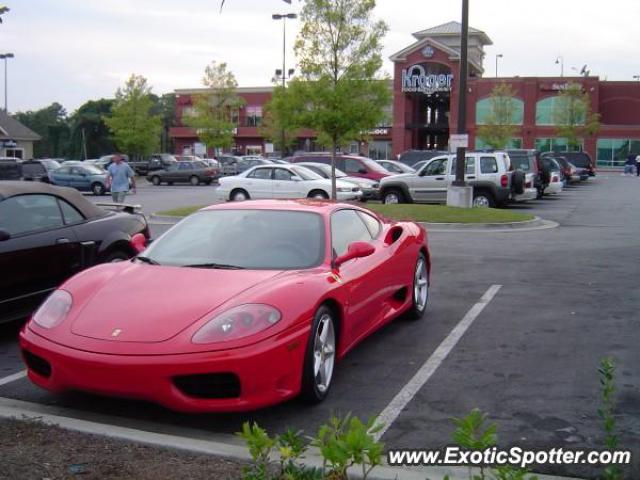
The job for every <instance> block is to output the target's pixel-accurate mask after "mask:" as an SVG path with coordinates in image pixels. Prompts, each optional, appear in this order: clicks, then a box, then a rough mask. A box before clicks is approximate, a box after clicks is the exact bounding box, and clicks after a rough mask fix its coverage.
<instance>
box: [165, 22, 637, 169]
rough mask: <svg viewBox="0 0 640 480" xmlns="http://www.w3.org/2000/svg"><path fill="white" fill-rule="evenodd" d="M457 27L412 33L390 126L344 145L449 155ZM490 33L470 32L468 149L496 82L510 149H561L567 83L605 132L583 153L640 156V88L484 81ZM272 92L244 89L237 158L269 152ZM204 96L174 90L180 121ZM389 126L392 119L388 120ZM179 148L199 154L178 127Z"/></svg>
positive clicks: (632, 84) (582, 80) (399, 67)
mask: <svg viewBox="0 0 640 480" xmlns="http://www.w3.org/2000/svg"><path fill="white" fill-rule="evenodd" d="M460 31H461V28H460V24H459V23H457V22H449V23H446V24H444V25H440V26H437V27H434V28H430V29H427V30H423V31H420V32H416V33H414V35H413V36H414V39H415V41H414V42H413V43H412V44H411V45H409V46H408V47H406V48H405V49H403V50H401V51H400V52H398V53H396V54H394V55H392V56H391V60H392V61H393V63H394V79H393V82H392V84H391V85H390V88H392V89H393V105H392V106H390V107H389V115H388V117H389V119H390V120H389V122H387V123H388V124H383V125H379V126H378V128H376V129H375V130H373V131H372V132H371V138H372V141H371V142H369V144H368V145H358V144H357V143H354V144H352V145H348V146H344V149H346V150H349V151H351V152H354V153H355V152H364V153H367V154H368V155H369V156H371V157H372V158H392V157H394V156H395V155H397V154H399V153H401V152H403V151H405V150H409V149H446V148H447V146H448V140H449V133H450V132H455V128H456V125H457V110H458V107H457V105H458V95H457V75H458V72H459V63H460V38H461V34H460ZM491 43H492V42H491V39H490V38H489V37H488V36H487V34H486V33H484V32H482V31H480V30H477V29H474V28H470V31H469V81H468V92H467V131H468V133H469V136H470V144H471V145H472V146H475V147H476V148H482V147H483V145H482V142H481V141H480V139H478V138H477V136H476V132H477V129H478V125H481V124H482V122H483V119H484V118H485V116H486V114H487V112H488V110H489V107H490V100H489V97H490V95H491V91H492V90H493V88H494V87H495V86H496V85H497V84H499V83H507V84H509V85H511V87H512V89H513V90H514V91H515V92H516V96H515V98H514V101H515V103H516V105H517V112H516V115H515V116H514V124H515V125H516V126H517V132H516V134H515V135H514V138H513V139H512V142H511V143H512V146H514V147H521V148H536V149H538V150H541V151H547V150H551V149H554V150H564V149H566V148H568V147H567V144H566V140H565V139H562V138H558V137H557V136H556V134H555V126H554V125H553V115H552V112H553V108H554V102H555V101H556V97H557V96H558V94H559V92H561V91H562V90H563V89H565V88H566V87H567V85H569V84H570V83H578V84H580V85H581V86H582V89H583V91H585V92H587V93H588V94H589V95H590V98H591V109H592V111H593V112H595V113H599V114H600V121H601V124H602V126H601V128H600V131H599V132H598V133H597V134H595V135H592V136H589V137H588V138H583V139H582V147H583V149H584V150H585V151H587V152H588V153H589V154H591V156H592V157H594V158H596V159H597V160H598V164H600V165H615V164H620V163H621V162H622V161H623V159H624V158H625V157H626V156H627V155H628V154H629V153H631V152H634V153H640V82H636V81H628V82H609V81H601V80H600V79H599V78H598V77H591V76H587V77H584V76H580V77H509V78H504V77H502V78H486V77H484V76H483V74H484V68H483V60H484V56H485V54H484V47H485V46H486V45H491ZM272 91H273V90H272V88H269V87H266V88H239V89H238V93H239V95H241V96H242V97H243V98H244V99H245V101H246V104H245V107H244V108H243V109H241V111H240V112H239V113H238V120H237V121H238V129H237V134H236V150H237V151H238V152H239V153H243V154H245V153H260V152H264V148H265V141H264V139H263V138H262V137H261V136H260V134H259V129H258V125H259V123H260V122H261V117H262V106H263V105H264V103H266V102H267V101H268V100H269V98H270V96H271V92H272ZM201 92H203V90H202V89H196V90H177V91H176V94H177V100H176V102H177V105H176V106H177V109H176V110H177V115H178V119H180V118H181V117H182V115H183V114H184V113H185V111H187V112H188V109H189V108H191V95H192V94H194V93H201ZM391 119H392V120H391ZM170 134H171V136H172V137H173V138H174V140H175V144H176V149H177V151H178V152H180V153H182V152H183V151H184V149H190V150H191V151H194V149H200V150H202V146H199V145H198V144H197V142H198V139H197V137H196V135H195V132H194V131H193V130H192V129H189V128H185V127H175V128H173V129H172V130H171V132H170ZM297 148H299V149H303V150H304V149H306V150H315V149H317V148H318V147H317V146H316V145H315V138H314V134H313V132H311V131H306V132H302V135H301V137H300V138H299V141H298V145H297Z"/></svg>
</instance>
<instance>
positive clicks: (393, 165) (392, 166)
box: [376, 160, 416, 173]
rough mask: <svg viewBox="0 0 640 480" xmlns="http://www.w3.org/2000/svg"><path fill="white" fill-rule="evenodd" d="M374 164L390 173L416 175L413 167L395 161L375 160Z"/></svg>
mask: <svg viewBox="0 0 640 480" xmlns="http://www.w3.org/2000/svg"><path fill="white" fill-rule="evenodd" d="M376 163H378V165H381V166H382V167H383V168H384V169H385V170H387V171H389V172H391V173H416V170H415V169H414V168H413V167H410V166H409V165H407V164H406V163H402V162H396V161H395V160H376Z"/></svg>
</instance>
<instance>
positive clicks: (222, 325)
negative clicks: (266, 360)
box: [191, 304, 282, 344]
mask: <svg viewBox="0 0 640 480" xmlns="http://www.w3.org/2000/svg"><path fill="white" fill-rule="evenodd" d="M281 318H282V314H281V313H280V311H279V310H278V309H276V308H274V307H272V306H270V305H263V304H247V305H240V306H238V307H235V308H232V309H231V310H227V311H226V312H224V313H221V314H219V315H216V316H215V317H213V318H212V319H211V320H209V321H208V322H207V323H205V324H204V325H203V326H202V327H201V328H200V330H198V331H197V332H196V333H195V335H194V336H193V337H192V338H191V341H192V342H193V343H197V344H207V343H220V342H228V341H230V340H238V339H239V338H244V337H249V336H251V335H255V334H256V333H259V332H262V331H263V330H266V329H268V328H270V327H272V326H273V325H275V324H276V323H278V322H279V321H280V319H281Z"/></svg>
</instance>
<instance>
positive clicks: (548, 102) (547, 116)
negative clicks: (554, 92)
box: [536, 97, 558, 125]
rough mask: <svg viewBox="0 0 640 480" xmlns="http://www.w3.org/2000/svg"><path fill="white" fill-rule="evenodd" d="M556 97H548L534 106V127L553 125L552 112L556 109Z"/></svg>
mask: <svg viewBox="0 0 640 480" xmlns="http://www.w3.org/2000/svg"><path fill="white" fill-rule="evenodd" d="M557 101H558V97H549V98H543V99H542V100H539V101H538V103H537V104H536V125H555V123H554V121H553V111H554V109H555V108H556V102H557Z"/></svg>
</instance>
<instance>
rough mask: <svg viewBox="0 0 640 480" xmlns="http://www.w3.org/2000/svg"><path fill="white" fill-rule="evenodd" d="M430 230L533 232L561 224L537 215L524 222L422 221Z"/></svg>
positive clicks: (421, 223)
mask: <svg viewBox="0 0 640 480" xmlns="http://www.w3.org/2000/svg"><path fill="white" fill-rule="evenodd" d="M420 225H422V226H424V227H425V228H426V229H427V231H429V232H460V233H461V232H465V233H506V232H531V231H535V230H548V229H551V228H556V227H558V226H559V225H560V224H559V223H557V222H554V221H551V220H545V219H543V218H540V217H535V218H533V219H532V220H525V221H523V222H505V223H428V222H420Z"/></svg>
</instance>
